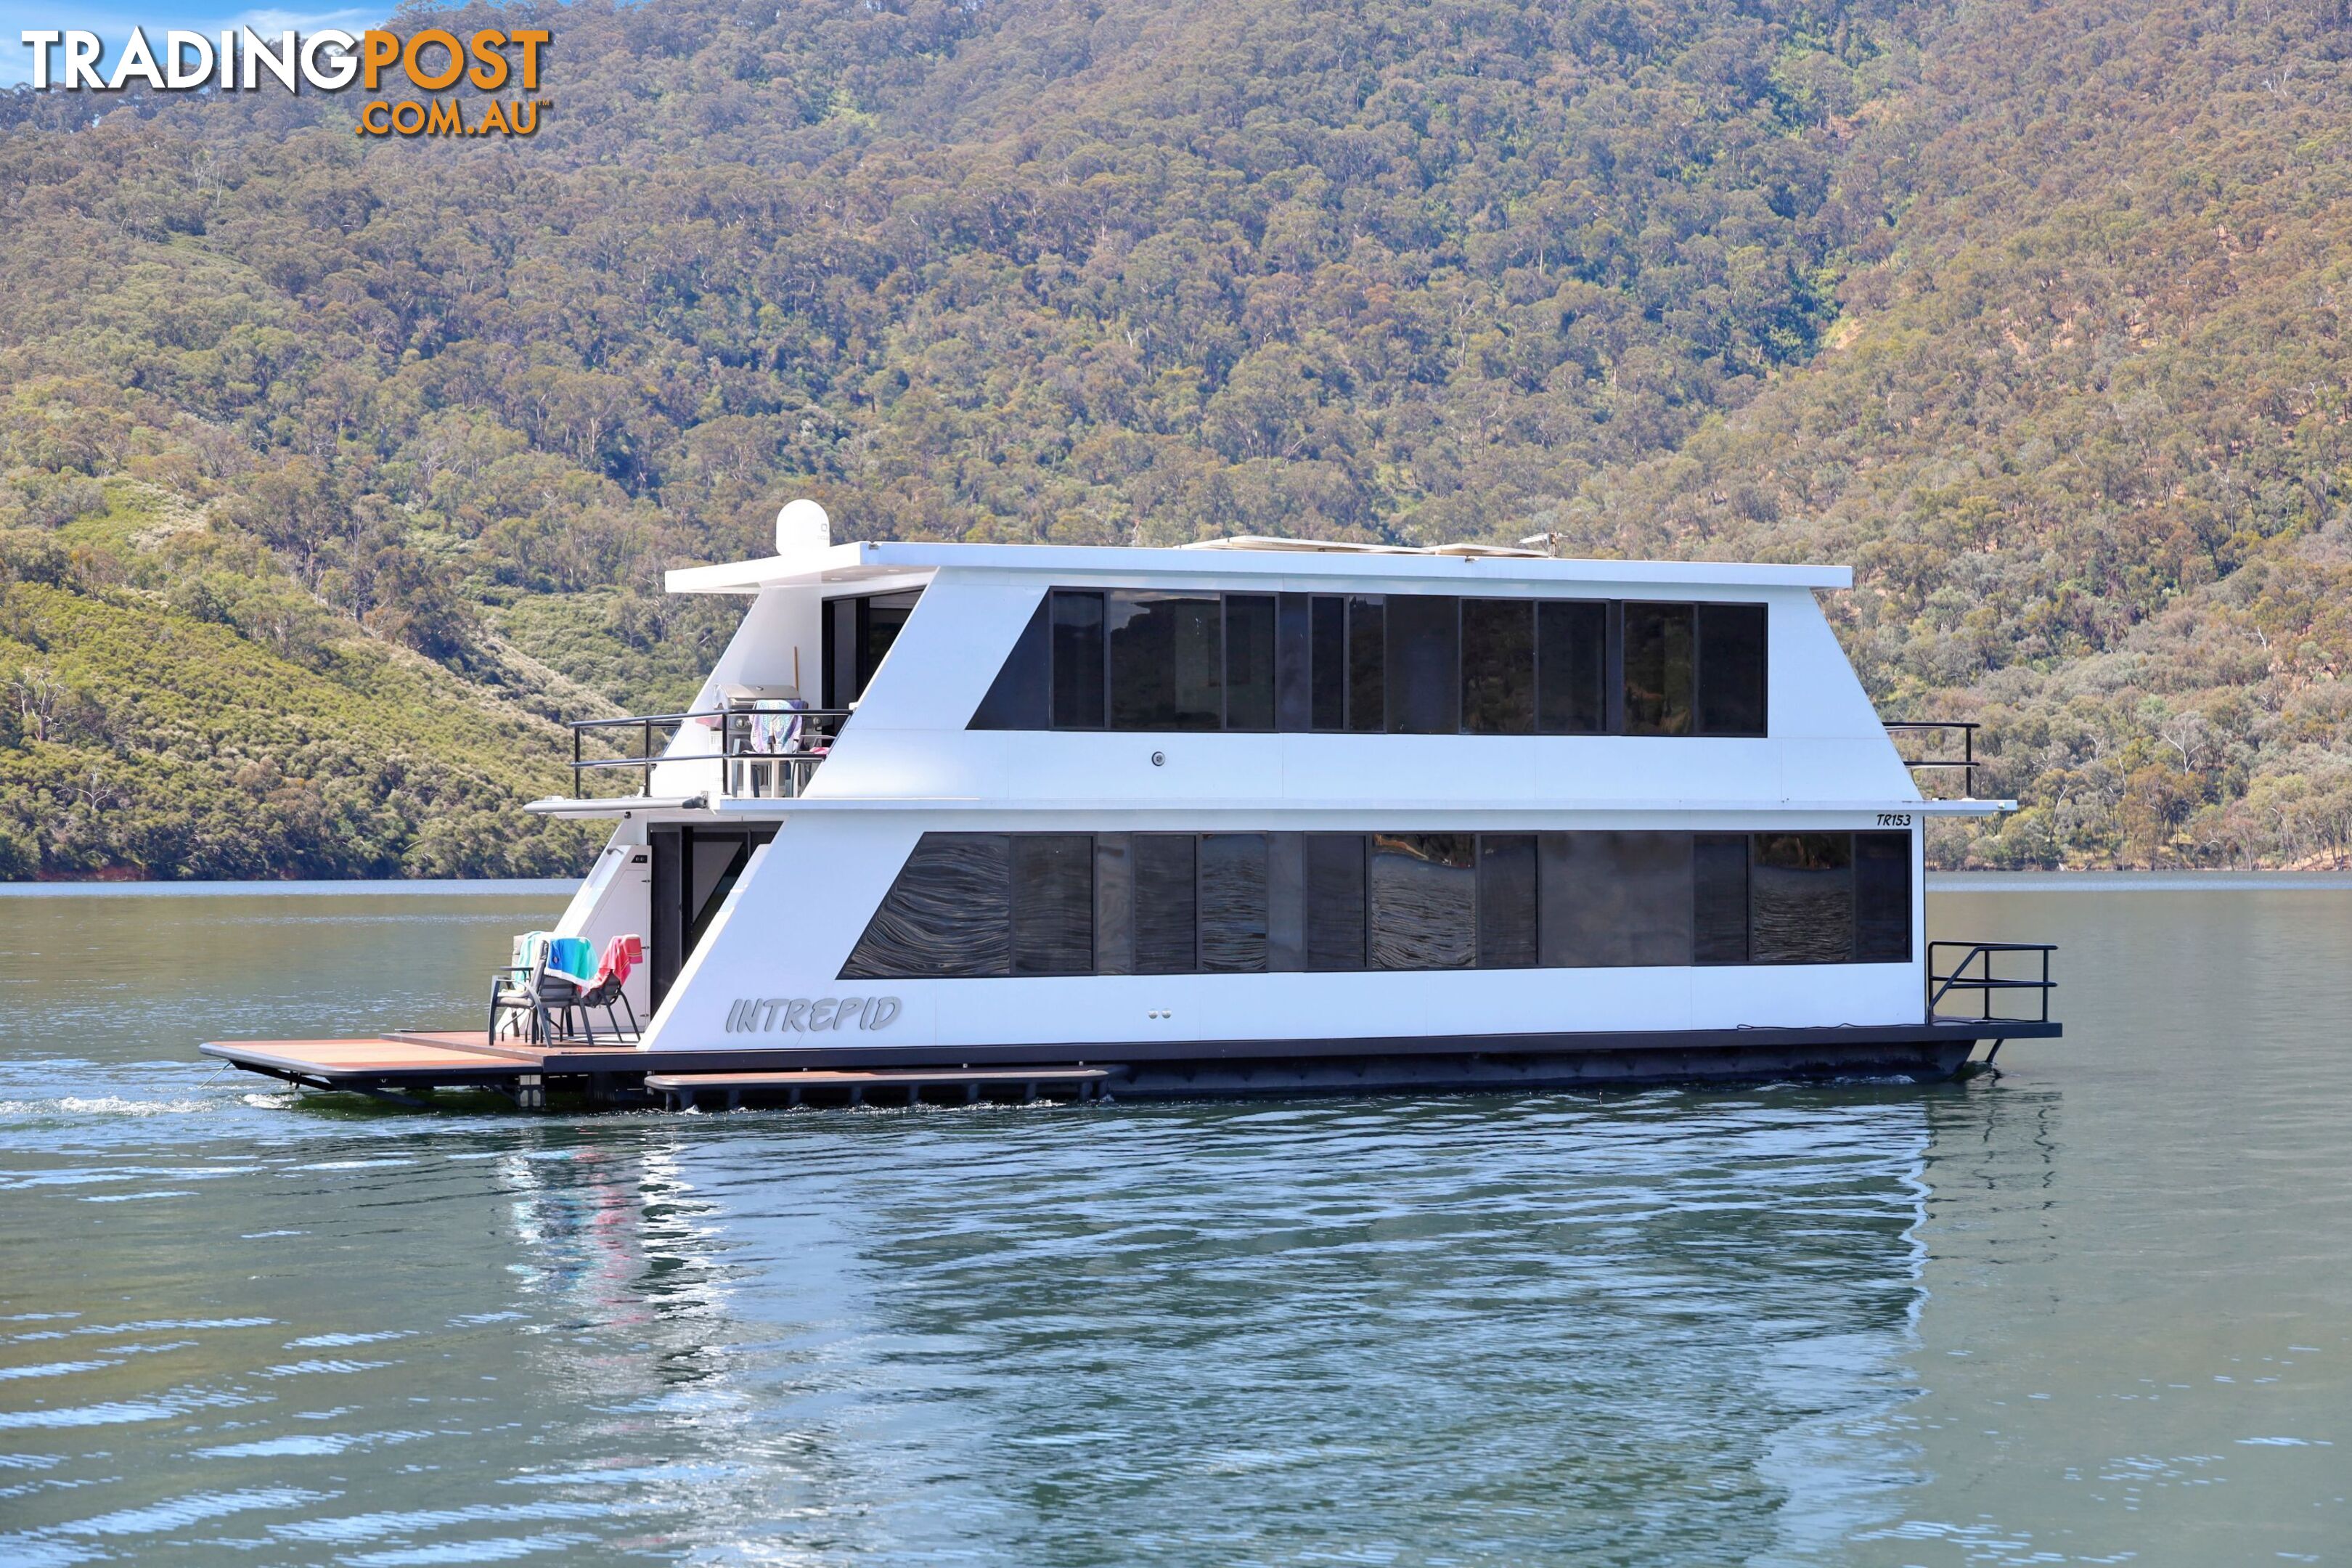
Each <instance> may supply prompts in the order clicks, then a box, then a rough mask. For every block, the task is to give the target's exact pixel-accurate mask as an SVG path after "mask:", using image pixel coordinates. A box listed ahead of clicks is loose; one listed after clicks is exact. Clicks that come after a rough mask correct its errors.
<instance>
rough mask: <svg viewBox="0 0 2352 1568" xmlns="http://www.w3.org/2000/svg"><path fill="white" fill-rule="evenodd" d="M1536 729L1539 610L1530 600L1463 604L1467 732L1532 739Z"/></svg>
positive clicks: (1463, 685) (1482, 600) (1487, 600)
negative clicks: (1537, 617) (1537, 616)
mask: <svg viewBox="0 0 2352 1568" xmlns="http://www.w3.org/2000/svg"><path fill="white" fill-rule="evenodd" d="M1535 727H1536V606H1535V604H1534V602H1533V601H1532V600H1528V599H1465V600H1463V601H1462V728H1463V729H1464V730H1465V731H1468V732H1469V733H1471V734H1473V735H1527V734H1532V733H1533V732H1534V731H1535Z"/></svg>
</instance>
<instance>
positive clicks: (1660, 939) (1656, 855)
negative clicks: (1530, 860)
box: [1539, 833, 1692, 969]
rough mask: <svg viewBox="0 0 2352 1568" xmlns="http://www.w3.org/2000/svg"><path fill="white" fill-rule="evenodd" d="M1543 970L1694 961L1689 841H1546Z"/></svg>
mask: <svg viewBox="0 0 2352 1568" xmlns="http://www.w3.org/2000/svg"><path fill="white" fill-rule="evenodd" d="M1540 849H1541V855H1542V893H1541V898H1540V904H1539V913H1540V915H1541V918H1542V922H1543V936H1542V946H1543V962H1544V963H1546V964H1547V965H1549V966H1551V967H1555V968H1565V969H1581V968H1594V967H1599V968H1617V967H1630V966H1639V965H1649V964H1684V963H1689V962H1690V961H1691V906H1692V892H1691V836H1690V835H1689V834H1687V833H1547V834H1545V835H1543V836H1542V839H1541V845H1540Z"/></svg>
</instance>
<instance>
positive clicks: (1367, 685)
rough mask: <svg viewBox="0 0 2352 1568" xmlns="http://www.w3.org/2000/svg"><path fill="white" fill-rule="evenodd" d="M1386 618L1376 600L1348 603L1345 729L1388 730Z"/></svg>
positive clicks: (1363, 599)
mask: <svg viewBox="0 0 2352 1568" xmlns="http://www.w3.org/2000/svg"><path fill="white" fill-rule="evenodd" d="M1388 703H1389V687H1388V615H1387V605H1386V602H1385V601H1383V600H1381V599H1379V598H1375V597H1359V598H1353V599H1350V600H1349V601H1348V728H1349V729H1350V730H1355V731H1362V732H1364V733H1366V734H1377V733H1378V732H1379V731H1382V730H1385V729H1386V728H1388Z"/></svg>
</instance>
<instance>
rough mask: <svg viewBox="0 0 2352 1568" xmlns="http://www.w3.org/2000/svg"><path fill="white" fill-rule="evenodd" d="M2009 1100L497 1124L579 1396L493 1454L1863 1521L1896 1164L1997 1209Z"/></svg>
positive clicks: (1292, 1534) (1597, 1521)
mask: <svg viewBox="0 0 2352 1568" xmlns="http://www.w3.org/2000/svg"><path fill="white" fill-rule="evenodd" d="M2033 1101H2034V1103H2030V1104H2020V1103H2017V1102H2016V1099H2015V1097H2006V1099H2005V1098H2004V1097H2002V1096H2000V1095H1998V1094H1995V1093H1991V1092H1988V1091H1986V1090H1985V1089H1982V1088H1976V1089H1971V1088H1969V1087H1966V1086H1962V1087H1956V1088H1950V1089H1931V1090H1926V1091H1922V1090H1919V1089H1888V1088H1883V1087H1875V1086H1852V1087H1828V1088H1822V1087H1807V1088H1793V1087H1792V1088H1775V1089H1759V1090H1753V1091H1748V1092H1743V1093H1737V1094H1716V1095H1699V1094H1694V1093H1689V1092H1661V1093H1655V1094H1643V1095H1634V1096H1623V1097H1611V1098H1606V1099H1601V1098H1592V1097H1566V1096H1559V1097H1544V1098H1530V1099H1517V1100H1472V1099H1462V1100H1443V1099H1439V1100H1420V1101H1408V1100H1372V1101H1364V1102H1345V1103H1318V1102H1301V1103H1296V1104H1287V1105H1279V1106H1272V1107H1267V1106H1255V1107H1233V1106H1171V1107H1165V1108H1153V1109H1149V1110H1142V1109H1136V1108H1127V1109H1115V1110H1112V1111H1110V1112H1108V1113H1105V1114H1076V1113H1070V1112H1066V1111H1064V1112H1050V1111H1049V1112H1035V1111H1031V1112H1022V1111H1016V1110H996V1111H988V1110H982V1111H975V1112H950V1111H927V1112H918V1113H874V1112H867V1113H859V1114H841V1113H802V1114H800V1115H798V1116H787V1117H784V1118H782V1122H783V1125H784V1126H786V1127H789V1129H790V1135H789V1136H779V1135H778V1133H779V1131H780V1128H779V1119H778V1118H776V1117H772V1116H751V1115H747V1116H743V1117H740V1118H724V1119H721V1118H713V1119H710V1120H709V1121H701V1122H700V1123H699V1124H698V1125H695V1126H692V1127H691V1128H690V1129H687V1130H684V1131H679V1130H677V1124H675V1123H656V1124H648V1123H646V1122H637V1123H635V1126H636V1127H637V1128H639V1129H641V1131H639V1133H638V1135H637V1136H636V1137H635V1139H634V1141H630V1140H624V1139H618V1138H608V1137H605V1136H604V1134H605V1133H607V1132H611V1131H618V1129H617V1126H616V1124H614V1123H612V1122H609V1121H608V1122H605V1123H604V1124H602V1125H600V1126H599V1127H598V1128H596V1129H595V1131H596V1133H597V1135H598V1136H597V1140H596V1142H595V1144H594V1145H593V1146H583V1147H578V1148H574V1149H572V1150H571V1151H569V1152H565V1153H563V1154H562V1157H549V1154H541V1155H536V1156H526V1155H521V1154H518V1155H515V1156H512V1157H511V1158H510V1159H509V1162H508V1163H507V1167H506V1172H505V1173H506V1175H507V1177H508V1179H509V1182H510V1183H511V1184H512V1185H513V1189H514V1191H515V1193H516V1194H517V1196H516V1200H515V1203H514V1208H513V1215H514V1227H515V1234H516V1237H517V1239H518V1240H519V1241H520V1243H522V1244H523V1245H522V1247H520V1257H521V1258H525V1259H527V1260H528V1270H529V1271H528V1272H526V1273H525V1274H524V1276H523V1279H524V1293H525V1295H526V1296H528V1297H533V1298H537V1299H538V1303H539V1307H538V1310H536V1311H534V1312H533V1313H532V1314H531V1315H532V1316H534V1317H543V1318H544V1320H545V1321H546V1324H547V1331H545V1332H543V1333H542V1334H541V1336H540V1337H539V1338H538V1339H537V1340H536V1341H535V1342H534V1343H535V1347H536V1348H535V1350H534V1352H533V1355H534V1361H535V1363H536V1366H535V1371H536V1373H537V1375H538V1376H539V1377H540V1378H542V1379H545V1380H547V1381H548V1382H550V1383H551V1384H557V1385H562V1386H564V1387H568V1388H570V1389H571V1390H572V1391H573V1393H574V1394H575V1396H576V1397H577V1398H578V1400H579V1401H580V1402H581V1403H582V1405H584V1406H585V1407H587V1408H588V1409H590V1410H593V1412H594V1415H593V1417H591V1418H589V1419H588V1420H587V1421H586V1423H585V1425H584V1426H582V1427H581V1428H580V1429H577V1430H575V1431H573V1432H572V1433H570V1434H569V1435H568V1436H567V1438H566V1439H565V1440H564V1442H563V1443H562V1445H561V1446H562V1447H565V1448H567V1449H570V1450H572V1452H570V1453H569V1454H568V1455H567V1456H565V1457H564V1458H562V1459H561V1460H560V1461H558V1462H557V1463H556V1464H554V1465H553V1466H551V1467H545V1468H541V1467H537V1466H536V1464H535V1457H530V1456H522V1455H519V1456H518V1458H530V1459H532V1460H533V1461H534V1468H532V1469H531V1470H529V1471H527V1472H525V1473H524V1474H520V1475H517V1476H515V1477H513V1478H511V1479H513V1480H517V1481H521V1480H527V1479H528V1480H532V1481H536V1482H537V1483H539V1484H540V1485H541V1486H544V1487H548V1488H550V1489H552V1490H554V1491H555V1492H557V1493H559V1494H562V1495H567V1496H572V1497H575V1498H576V1499H578V1500H586V1499H589V1498H595V1499H599V1500H602V1503H603V1504H604V1506H605V1507H607V1508H609V1509H611V1510H613V1511H614V1514H615V1515H616V1516H620V1517H626V1518H630V1519H632V1520H634V1521H635V1523H636V1525H637V1526H638V1527H639V1528H640V1529H641V1530H642V1531H643V1533H642V1535H641V1536H639V1537H637V1539H640V1540H641V1541H642V1542H644V1543H646V1544H647V1545H649V1546H650V1545H654V1544H656V1543H659V1544H661V1545H663V1546H664V1547H666V1548H667V1549H670V1550H701V1551H710V1552H744V1553H748V1554H754V1555H757V1554H761V1553H769V1552H773V1553H781V1554H784V1555H790V1556H793V1557H795V1558H797V1559H800V1560H805V1561H834V1560H835V1559H839V1560H844V1561H846V1560H848V1559H850V1558H853V1557H861V1556H868V1555H873V1554H877V1553H878V1554H881V1555H884V1556H886V1557H889V1558H892V1559H902V1558H905V1559H925V1558H928V1557H929V1555H931V1554H934V1553H938V1554H947V1553H950V1552H953V1553H954V1554H956V1555H958V1556H960V1557H961V1558H962V1559H964V1560H970V1561H997V1562H1006V1563H1012V1562H1021V1563H1065V1562H1066V1563H1091V1562H1110V1561H1120V1560H1131V1554H1132V1553H1133V1552H1136V1551H1137V1550H1138V1549H1139V1548H1140V1549H1142V1550H1145V1551H1147V1552H1149V1553H1150V1554H1151V1555H1152V1556H1153V1557H1154V1558H1155V1559H1156V1560H1160V1561H1177V1562H1201V1563H1211V1562H1227V1561H1232V1560H1234V1558H1235V1556H1236V1555H1241V1556H1247V1555H1251V1554H1254V1553H1261V1552H1267V1553H1272V1554H1274V1555H1277V1556H1280V1557H1282V1558H1285V1559H1286V1560H1288V1559H1298V1558H1306V1557H1314V1556H1319V1555H1324V1554H1337V1553H1369V1554H1371V1555H1373V1556H1380V1555H1382V1554H1392V1555H1407V1556H1409V1555H1412V1554H1414V1553H1416V1552H1419V1551H1422V1550H1423V1549H1424V1548H1425V1547H1426V1546H1427V1544H1428V1543H1429V1542H1432V1541H1433V1540H1439V1539H1443V1540H1446V1541H1450V1542H1454V1543H1456V1544H1457V1545H1458V1546H1460V1547H1461V1548H1462V1550H1463V1551H1464V1552H1465V1556H1466V1558H1467V1559H1469V1560H1485V1561H1505V1560H1516V1561H1540V1560H1548V1559H1549V1560H1559V1559H1560V1558H1563V1557H1584V1556H1587V1555H1591V1556H1594V1557H1601V1558H1607V1559H1610V1560H1622V1561H1629V1562H1632V1561H1660V1562H1664V1561H1672V1560H1677V1558H1679V1559H1680V1560H1685V1561H1696V1560H1698V1558H1699V1557H1700V1556H1704V1557H1706V1558H1708V1559H1709V1560H1739V1559H1753V1560H1757V1561H1789V1562H1797V1561H1805V1560H1818V1559H1819V1557H1820V1555H1821V1554H1822V1553H1823V1552H1831V1551H1832V1550H1833V1549H1834V1548H1835V1546H1836V1543H1838V1542H1841V1541H1843V1540H1845V1539H1848V1538H1850V1537H1852V1536H1853V1535H1855V1534H1856V1533H1857V1532H1867V1531H1869V1530H1870V1529H1871V1528H1872V1527H1873V1526H1874V1525H1887V1524H1891V1523H1893V1522H1895V1521H1899V1520H1900V1519H1901V1518H1902V1517H1903V1511H1904V1505H1903V1501H1902V1493H1903V1492H1904V1491H1905V1489H1906V1488H1907V1487H1908V1486H1910V1485H1911V1484H1912V1483H1914V1482H1915V1481H1916V1480H1917V1479H1919V1478H1918V1477H1917V1475H1916V1465H1915V1463H1914V1456H1915V1449H1914V1446H1913V1444H1912V1441H1911V1439H1910V1438H1909V1437H1908V1436H1906V1432H1905V1423H1904V1420H1903V1409H1904V1406H1905V1405H1906V1401H1907V1400H1908V1399H1909V1398H1910V1397H1911V1395H1912V1394H1913V1393H1914V1392H1915V1391H1916V1384H1915V1380H1914V1373H1913V1370H1912V1363H1913V1360H1914V1352H1915V1350H1916V1343H1917V1320H1918V1316H1919V1314H1920V1312H1921V1310H1922V1309H1923V1306H1924V1305H1925V1303H1926V1290H1925V1287H1924V1285H1923V1275H1924V1268H1925V1262H1926V1253H1925V1247H1924V1244H1923V1241H1922V1229H1923V1226H1925V1225H1926V1224H1927V1222H1928V1220H1929V1217H1930V1215H1931V1213H1932V1211H1933V1209H1934V1206H1935V1205H1936V1203H1937V1195H1936V1191H1935V1189H1936V1185H1937V1184H1938V1183H1939V1182H1944V1181H1958V1182H1961V1183H1964V1184H1970V1185H1972V1186H1974V1185H1980V1184H1984V1183H1986V1182H1992V1183H1995V1184H1999V1185H2000V1186H2002V1187H2004V1188H2006V1189H2009V1190H2011V1192H2013V1193H2015V1194H2016V1195H2017V1196H2018V1198H2019V1201H2020V1203H2021V1206H2024V1207H2026V1208H2029V1209H2030V1207H2031V1203H2032V1198H2031V1194H2030V1191H2021V1190H2020V1188H2021V1187H2022V1188H2023V1189H2030V1188H2031V1187H2032V1184H2033V1183H2034V1182H2035V1181H2036V1179H2037V1178H2036V1176H2035V1174H2034V1170H2035V1167H2036V1163H2037V1161H2038V1158H2039V1156H2038V1154H2037V1153H2036V1152H2035V1151H2036V1148H2037V1145H2038V1144H2039V1143H2040V1142H2041V1141H2042V1130H2041V1123H2042V1121H2043V1120H2044V1119H2046V1118H2047V1117H2048V1116H2050V1115H2053V1114H2054V1110H2055V1097H2054V1096H2048V1095H2037V1096H2034V1097H2033ZM2012 1145H2015V1147H2012ZM549 1153H552V1152H549ZM1970 1201H1971V1202H1972V1203H1973V1202H1975V1201H1976V1200H1974V1199H1971V1200H1970ZM549 1458H553V1456H549Z"/></svg>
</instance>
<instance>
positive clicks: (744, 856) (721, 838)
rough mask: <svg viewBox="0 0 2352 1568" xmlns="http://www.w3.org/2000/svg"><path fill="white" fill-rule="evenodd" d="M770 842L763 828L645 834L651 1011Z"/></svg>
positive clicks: (767, 828)
mask: <svg viewBox="0 0 2352 1568" xmlns="http://www.w3.org/2000/svg"><path fill="white" fill-rule="evenodd" d="M775 836H776V830H775V828H774V826H764V827H655V828H650V829H648V830H647V831H646V844H647V847H649V848H651V850H652V851H653V873H654V875H653V918H652V920H651V921H650V922H648V923H650V924H651V926H652V928H653V931H652V936H653V951H652V952H651V953H649V954H648V955H647V958H648V963H647V967H648V969H649V971H650V973H648V975H647V977H646V986H647V989H648V991H649V994H650V995H651V997H652V1000H653V1005H655V1006H656V1007H659V1006H660V1005H662V998H663V997H665V996H667V995H668V994H669V988H670V986H671V985H673V984H676V983H677V975H678V971H679V970H681V969H684V968H685V967H686V961H687V960H688V958H690V957H692V956H693V955H694V950H695V949H696V948H697V947H698V946H700V945H701V942H702V937H703V933H704V932H705V931H709V929H710V922H711V921H714V920H717V919H718V918H719V910H720V909H722V908H724V907H725V905H726V903H727V895H728V894H730V893H731V892H733V891H734V890H735V884H736V883H737V882H738V881H740V879H742V876H743V871H744V868H746V867H748V866H749V865H751V851H752V850H754V849H757V848H758V847H760V846H761V845H762V844H765V843H767V842H768V841H769V840H770V839H772V838H773V837H775Z"/></svg>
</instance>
